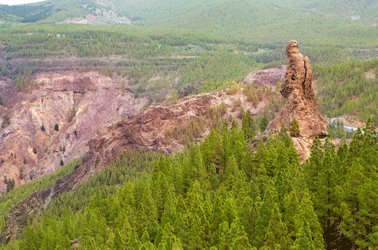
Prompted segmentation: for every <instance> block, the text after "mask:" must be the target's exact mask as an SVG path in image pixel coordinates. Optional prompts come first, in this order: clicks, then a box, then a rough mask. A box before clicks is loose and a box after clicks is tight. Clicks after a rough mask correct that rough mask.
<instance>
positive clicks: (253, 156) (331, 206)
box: [1, 122, 378, 250]
mask: <svg viewBox="0 0 378 250" xmlns="http://www.w3.org/2000/svg"><path fill="white" fill-rule="evenodd" d="M363 132H364V133H362V131H361V130H358V132H357V133H356V134H355V135H354V137H353V140H352V141H351V142H350V144H349V145H346V144H344V145H342V146H341V147H339V149H338V150H335V145H333V144H332V143H331V142H330V140H328V139H327V140H326V141H325V143H324V144H322V143H321V142H320V140H319V139H318V138H315V140H314V144H313V147H312V153H311V157H310V158H309V159H308V160H307V161H306V162H305V163H304V164H303V165H302V166H301V165H300V164H299V162H298V157H297V153H296V150H295V148H294V146H293V142H292V140H291V138H290V137H289V136H288V134H287V133H286V131H285V129H284V128H283V130H282V131H281V132H279V133H278V134H274V135H271V136H270V137H269V140H268V142H267V144H266V145H265V144H264V143H263V142H262V141H261V142H260V143H259V145H258V147H257V150H256V151H253V150H251V149H248V148H247V145H246V140H245V135H244V133H243V129H242V130H239V129H238V128H237V126H236V123H233V126H232V127H231V128H228V125H227V123H225V124H224V125H223V126H221V127H219V128H216V129H215V130H213V131H212V132H211V133H210V135H209V136H208V138H206V139H205V140H204V142H203V143H200V144H197V145H193V146H192V147H190V149H188V150H186V151H184V152H182V153H178V154H176V155H174V156H171V157H164V156H160V157H159V156H157V155H154V154H146V153H139V152H125V154H124V155H123V156H121V157H120V158H119V159H118V160H117V161H116V162H114V163H112V164H111V165H109V167H108V168H107V170H105V171H104V172H102V173H100V174H98V175H97V176H95V177H93V178H92V179H90V180H89V181H88V182H87V183H85V184H83V185H82V186H81V187H80V188H78V189H77V190H75V191H74V192H72V193H67V194H64V195H63V196H61V197H60V198H59V199H54V200H53V201H52V204H51V205H50V208H49V209H48V210H46V212H45V213H44V214H43V213H42V214H37V215H36V216H34V218H33V219H32V218H30V220H29V221H30V223H29V225H28V226H27V227H26V229H25V230H24V233H23V237H22V238H20V239H19V240H16V241H14V242H12V243H10V244H8V245H6V246H5V245H3V246H2V247H1V249H51V247H53V248H59V249H69V248H71V245H73V244H75V246H79V249H125V248H126V249H162V248H163V249H203V248H207V249H272V250H273V249H335V248H338V249H352V248H353V249H355V247H357V248H360V249H373V248H374V247H375V246H376V245H377V244H378V241H377V234H378V231H377V226H378V222H377V220H376V217H377V216H376V212H377V207H376V199H377V197H378V191H377V190H378V189H377V187H376V186H377V183H376V178H377V174H378V172H377V162H378V161H377V159H376V158H377V156H378V147H377V139H376V138H377V137H376V136H377V135H376V132H375V127H374V126H372V123H370V122H368V124H367V126H366V129H364V131H363ZM16 191H17V190H15V191H14V192H16ZM12 192H13V191H12ZM12 192H10V193H9V194H7V195H12V194H13V193H12ZM361 222H363V223H361ZM340 247H341V248H340Z"/></svg>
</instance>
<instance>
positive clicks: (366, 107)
mask: <svg viewBox="0 0 378 250" xmlns="http://www.w3.org/2000/svg"><path fill="white" fill-rule="evenodd" d="M313 68H314V72H315V76H316V77H317V85H318V96H319V106H320V110H321V111H322V112H323V113H324V114H325V115H327V116H329V117H337V116H341V115H343V114H349V115H354V116H357V117H358V118H360V119H361V120H363V121H366V120H367V119H368V118H370V117H371V118H372V119H373V122H374V123H375V124H376V125H378V113H377V110H378V96H377V91H378V84H377V82H378V79H377V76H376V71H377V68H378V59H373V60H370V61H348V62H345V63H342V64H335V65H324V64H318V65H314V67H313Z"/></svg>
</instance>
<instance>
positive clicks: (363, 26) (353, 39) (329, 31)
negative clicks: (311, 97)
mask: <svg viewBox="0 0 378 250" xmlns="http://www.w3.org/2000/svg"><path fill="white" fill-rule="evenodd" d="M377 10H378V4H377V3H375V2H374V1H357V0H353V1H346V0H339V1H322V0H311V1H305V2H304V1H298V0H285V1H280V2H278V3H277V1H272V0H269V1H263V2H261V1H257V0H243V1H236V0H206V1H199V0H190V1H163V0H155V1H147V0H142V1H118V0H112V1H95V0H91V1H88V0H85V1H73V0H65V1H55V0H50V1H46V2H43V3H40V4H30V5H26V6H19V7H17V8H16V7H9V6H3V7H2V9H1V10H0V13H2V18H3V19H4V20H7V19H8V20H13V21H20V22H35V21H37V22H38V23H57V22H58V23H59V22H62V21H65V20H67V19H69V18H79V19H80V18H84V19H85V20H87V21H89V22H91V18H92V17H94V18H95V19H98V20H100V23H101V20H102V19H104V17H108V16H109V15H110V16H112V15H115V16H117V17H127V18H130V19H131V23H132V24H133V25H138V26H149V27H160V28H162V27H171V28H185V29H191V30H202V31H206V32H209V33H213V34H218V35H222V36H224V37H236V38H237V39H240V40H242V41H244V42H254V43H265V42H268V43H274V44H279V43H282V42H283V43H286V42H287V41H288V40H290V39H293V36H294V38H295V39H297V40H299V41H302V42H305V43H306V44H308V45H310V44H311V45H312V46H318V45H320V44H321V45H328V46H329V45H332V46H336V47H340V46H342V47H344V48H345V47H370V48H371V47H374V46H375V40H376V39H377V33H376V32H375V28H374V26H375V25H377V22H378V17H377V14H376V13H377ZM88 14H89V15H92V17H89V18H87V17H86V15H88ZM7 16H8V17H9V16H10V18H7ZM84 19H83V20H84ZM116 19H117V18H115V19H106V20H105V19H104V20H103V21H102V23H103V24H107V23H122V22H118V21H117V20H116ZM92 21H93V20H92Z"/></svg>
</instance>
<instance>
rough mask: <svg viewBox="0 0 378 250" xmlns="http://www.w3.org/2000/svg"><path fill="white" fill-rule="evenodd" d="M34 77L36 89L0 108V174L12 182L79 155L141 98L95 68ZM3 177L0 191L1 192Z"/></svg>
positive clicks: (138, 107) (38, 174) (137, 107)
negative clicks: (0, 125) (5, 117)
mask: <svg viewBox="0 0 378 250" xmlns="http://www.w3.org/2000/svg"><path fill="white" fill-rule="evenodd" d="M35 80H36V85H37V86H38V87H37V88H38V89H36V88H34V90H33V91H32V92H31V93H25V92H18V93H17V94H16V95H17V99H18V100H19V101H16V102H15V103H13V105H7V106H8V108H3V110H1V117H2V116H3V114H5V113H6V114H8V116H9V117H10V124H9V125H8V126H6V127H5V128H3V129H1V130H0V159H2V161H3V163H0V176H2V177H3V178H4V177H5V176H6V177H7V179H14V180H15V181H16V187H17V186H19V185H22V184H23V183H26V182H28V181H30V180H31V179H32V178H38V177H41V176H43V175H46V174H48V173H52V172H54V171H55V170H56V169H57V168H59V167H60V162H61V160H63V162H64V163H67V162H69V161H71V160H73V159H74V158H77V157H80V156H83V155H84V154H85V153H86V152H87V151H88V149H89V147H88V145H87V144H88V141H89V140H91V139H92V138H94V137H96V136H98V135H101V134H104V133H105V132H107V128H108V126H110V125H111V124H115V123H117V121H118V120H122V119H124V118H127V117H129V116H130V115H133V114H136V113H137V112H139V111H140V110H141V109H142V108H143V106H144V105H145V104H146V102H147V100H146V99H142V98H141V99H135V98H134V97H133V93H130V92H128V91H124V92H122V83H121V81H118V80H117V79H112V78H109V77H106V76H103V75H100V74H98V72H86V73H80V72H77V71H69V72H61V73H40V74H37V75H36V79H35ZM4 84H5V83H4ZM0 122H2V118H0ZM56 125H57V127H59V129H58V130H56V129H55V126H56ZM42 126H43V128H44V131H43V129H42ZM21 168H22V169H23V174H24V178H23V179H20V178H19V173H20V170H21ZM3 178H1V179H0V192H5V191H6V184H5V183H4V182H3Z"/></svg>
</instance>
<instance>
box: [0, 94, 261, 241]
mask: <svg viewBox="0 0 378 250" xmlns="http://www.w3.org/2000/svg"><path fill="white" fill-rule="evenodd" d="M86 94H87V93H86ZM86 94H85V95H86ZM239 99H240V101H241V107H242V108H243V109H244V110H248V109H249V110H250V111H251V113H252V115H257V114H259V113H261V112H262V111H263V110H264V108H265V106H266V105H267V102H266V98H264V99H263V100H262V101H261V102H259V103H258V105H256V107H254V106H253V105H252V103H251V102H248V101H247V96H246V95H245V93H244V92H243V91H242V90H241V89H239V90H238V91H237V92H236V93H234V94H229V95H228V94H226V93H225V92H223V91H220V92H213V93H207V94H200V95H196V96H188V97H185V98H183V99H180V100H178V101H177V102H176V103H174V102H171V103H169V104H166V105H155V106H151V107H149V108H148V109H146V110H145V111H142V112H140V113H136V114H135V115H130V116H129V117H128V119H126V120H123V121H121V122H119V123H117V124H115V126H114V128H113V129H111V130H110V131H107V132H106V133H104V134H103V135H99V136H97V137H95V138H94V139H92V140H90V141H89V142H88V143H87V144H86V145H84V146H85V147H86V149H87V152H86V153H85V155H84V156H83V157H82V163H83V164H82V165H80V166H76V167H75V170H74V172H73V173H72V174H69V175H67V176H65V177H64V178H62V179H60V180H59V181H57V183H56V185H55V186H54V187H52V188H50V189H47V190H39V191H36V192H35V193H34V194H33V195H31V196H29V197H27V198H26V199H25V200H23V201H21V202H20V203H18V204H17V205H16V206H14V207H13V208H12V209H11V211H10V214H9V215H7V216H6V217H5V224H6V226H5V231H4V233H3V234H2V235H0V242H2V243H8V242H9V241H11V240H12V239H14V238H15V237H16V235H17V233H19V232H21V230H22V229H23V227H24V226H25V225H26V224H27V222H28V219H30V217H29V215H30V214H32V213H34V212H35V211H37V210H38V208H41V207H42V208H46V207H48V206H49V204H50V201H51V199H52V198H53V197H54V196H56V195H59V194H61V193H64V192H69V191H72V190H74V189H75V188H76V187H78V186H79V185H80V184H81V183H84V182H86V181H87V180H88V179H89V178H90V177H91V176H93V175H94V174H96V173H98V172H100V171H102V170H103V169H104V168H105V166H106V164H107V163H108V162H110V161H112V160H113V159H115V158H116V157H117V156H119V155H120V154H121V153H122V152H123V151H125V150H133V149H137V150H142V151H157V152H161V153H164V154H169V153H174V152H175V151H180V150H181V149H182V148H183V147H184V143H183V142H182V141H181V140H180V138H176V137H170V136H168V134H167V131H170V130H173V129H175V128H179V129H180V128H185V126H186V125H187V124H189V123H190V122H191V121H193V120H195V121H199V120H200V119H204V120H203V122H204V129H203V130H202V132H201V133H200V134H198V135H197V136H196V137H195V138H194V140H201V139H203V138H205V137H206V136H207V135H208V133H209V130H210V125H209V123H207V122H211V120H212V118H210V117H208V113H209V112H208V111H209V109H210V108H214V107H219V106H220V105H221V104H222V103H223V106H225V107H226V108H225V110H224V113H223V114H222V118H224V119H225V118H227V117H229V116H230V115H231V116H232V117H233V118H234V119H237V120H238V121H239V123H240V122H241V121H240V118H238V115H239V113H240V110H239V108H238V109H233V108H232V107H233V105H234V103H235V101H237V100H239ZM76 119H78V117H76ZM83 119H84V118H83ZM88 122H91V121H88ZM83 126H84V125H83ZM88 126H89V125H88ZM75 128H76V129H77V127H75ZM72 129H74V128H72ZM70 131H71V130H70ZM65 136H67V134H65ZM75 140H76V139H75ZM83 143H84V142H83ZM82 145H83V144H82ZM84 146H83V147H84ZM72 155H73V154H72Z"/></svg>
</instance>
